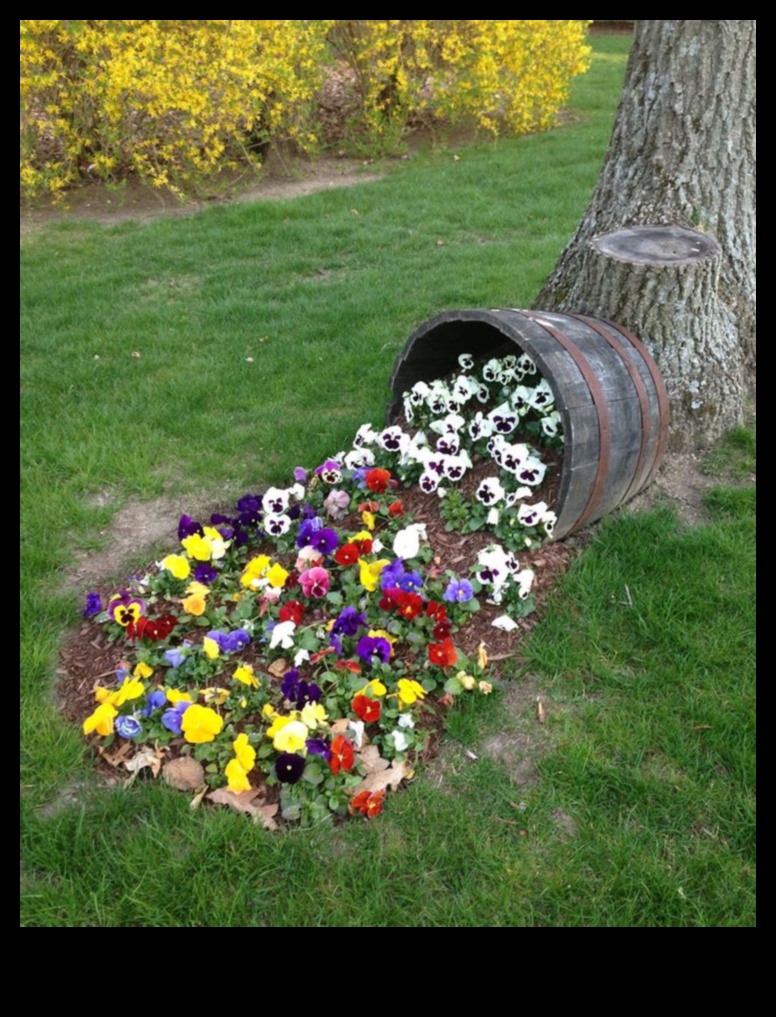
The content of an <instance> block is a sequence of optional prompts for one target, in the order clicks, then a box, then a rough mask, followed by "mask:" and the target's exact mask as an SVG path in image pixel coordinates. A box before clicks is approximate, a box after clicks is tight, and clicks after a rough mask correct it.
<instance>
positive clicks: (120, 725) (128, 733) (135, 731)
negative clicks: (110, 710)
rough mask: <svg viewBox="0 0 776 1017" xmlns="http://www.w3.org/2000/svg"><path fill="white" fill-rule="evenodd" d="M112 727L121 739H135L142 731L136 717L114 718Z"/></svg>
mask: <svg viewBox="0 0 776 1017" xmlns="http://www.w3.org/2000/svg"><path fill="white" fill-rule="evenodd" d="M113 726H114V727H115V729H116V733H117V734H120V735H121V737H122V738H135V737H136V736H137V735H139V734H140V732H141V731H142V730H143V726H142V724H141V723H140V721H139V720H138V719H137V717H116V720H115V722H114V725H113Z"/></svg>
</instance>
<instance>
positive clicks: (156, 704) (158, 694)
mask: <svg viewBox="0 0 776 1017" xmlns="http://www.w3.org/2000/svg"><path fill="white" fill-rule="evenodd" d="M166 702H167V694H166V693H165V692H163V691H162V689H154V690H153V692H149V693H148V696H147V697H146V703H145V706H144V707H143V709H142V710H141V711H140V716H141V717H150V716H151V714H152V713H154V712H155V711H156V710H159V709H161V707H163V706H164V704H165V703H166Z"/></svg>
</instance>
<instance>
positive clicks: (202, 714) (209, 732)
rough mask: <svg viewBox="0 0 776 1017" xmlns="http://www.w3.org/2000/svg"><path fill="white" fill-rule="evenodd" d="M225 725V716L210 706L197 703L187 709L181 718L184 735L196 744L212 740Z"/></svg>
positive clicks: (187, 739)
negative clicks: (221, 715) (219, 714)
mask: <svg viewBox="0 0 776 1017" xmlns="http://www.w3.org/2000/svg"><path fill="white" fill-rule="evenodd" d="M223 726H224V719H223V717H219V716H218V714H217V713H216V711H215V710H211V709H210V707H209V706H199V705H198V704H197V703H194V705H193V706H190V707H189V708H188V710H186V712H185V713H184V714H183V719H182V720H181V730H182V731H183V737H184V738H185V739H186V741H187V742H192V743H193V744H195V745H199V744H201V743H202V742H212V741H213V739H214V738H215V736H216V735H217V734H218V733H219V732H220V730H221V728H222V727H223Z"/></svg>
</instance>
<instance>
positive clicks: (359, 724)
mask: <svg viewBox="0 0 776 1017" xmlns="http://www.w3.org/2000/svg"><path fill="white" fill-rule="evenodd" d="M348 731H352V732H353V745H354V746H355V747H356V748H357V749H360V748H361V746H362V745H363V744H364V722H363V720H350V721H348Z"/></svg>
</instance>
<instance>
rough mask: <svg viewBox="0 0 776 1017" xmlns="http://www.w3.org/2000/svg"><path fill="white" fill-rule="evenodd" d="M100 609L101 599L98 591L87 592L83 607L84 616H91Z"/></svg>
mask: <svg viewBox="0 0 776 1017" xmlns="http://www.w3.org/2000/svg"><path fill="white" fill-rule="evenodd" d="M100 611H102V600H101V599H100V595H99V593H87V594H86V604H85V605H84V609H83V616H84V618H91V617H93V616H94V615H95V614H99V613H100Z"/></svg>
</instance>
